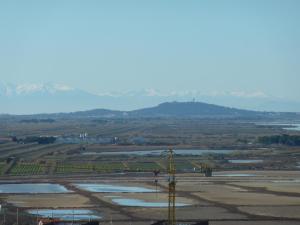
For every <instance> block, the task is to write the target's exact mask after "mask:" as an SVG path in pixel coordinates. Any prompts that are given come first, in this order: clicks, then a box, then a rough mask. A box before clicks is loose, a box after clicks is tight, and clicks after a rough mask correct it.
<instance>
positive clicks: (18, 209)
mask: <svg viewBox="0 0 300 225" xmlns="http://www.w3.org/2000/svg"><path fill="white" fill-rule="evenodd" d="M17 225H19V208H17Z"/></svg>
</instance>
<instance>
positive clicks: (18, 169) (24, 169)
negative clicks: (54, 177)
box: [9, 163, 46, 176]
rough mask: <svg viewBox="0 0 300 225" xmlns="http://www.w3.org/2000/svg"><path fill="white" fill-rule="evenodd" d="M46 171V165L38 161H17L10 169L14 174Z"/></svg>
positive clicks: (32, 173) (36, 173)
mask: <svg viewBox="0 0 300 225" xmlns="http://www.w3.org/2000/svg"><path fill="white" fill-rule="evenodd" d="M45 172H46V166H45V165H40V164H36V163H17V164H16V165H15V166H13V167H12V169H11V170H10V173H9V174H10V175H12V176H25V175H42V174H45Z"/></svg>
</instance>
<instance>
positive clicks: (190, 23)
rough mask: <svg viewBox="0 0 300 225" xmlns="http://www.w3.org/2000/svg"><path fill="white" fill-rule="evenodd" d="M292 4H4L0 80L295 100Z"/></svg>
mask: <svg viewBox="0 0 300 225" xmlns="http://www.w3.org/2000/svg"><path fill="white" fill-rule="evenodd" d="M299 12H300V1H298V0H294V1H291V0H281V1H278V0H249V1H246V0H236V1H230V0H226V1H225V0H219V1H215V0H206V1H204V0H202V1H201V0H194V1H193V0H190V1H186V0H182V1H176V0H170V1H167V0H148V1H143V0H136V1H128V0H126V1H124V0H120V1H114V0H108V1H100V0H94V1H92V0H87V1H76V0H69V1H64V0H57V1H55V0H49V1H40V0H36V1H30V0H26V1H22V0H20V1H13V0H7V1H0V77H1V80H0V81H2V82H12V83H45V82H54V83H63V84H68V85H70V86H74V87H78V88H82V89H85V90H89V91H91V92H95V93H102V92H109V91H126V90H140V89H143V88H156V89H159V90H166V91H171V90H175V91H176V90H178V91H180V90H190V89H193V90H201V91H203V92H212V91H246V92H252V91H262V92H265V93H266V94H268V95H273V96H283V97H286V98H289V99H298V98H300V89H299V84H300V73H299V72H300V63H299V59H300V13H299Z"/></svg>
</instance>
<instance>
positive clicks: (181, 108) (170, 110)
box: [19, 102, 300, 119]
mask: <svg viewBox="0 0 300 225" xmlns="http://www.w3.org/2000/svg"><path fill="white" fill-rule="evenodd" d="M19 117H20V118H21V117H22V118H23V117H25V118H27V119H28V118H47V119H48V118H158V117H162V118H167V117H169V118H172V117H173V118H241V119H260V118H263V119H264V118H265V119H300V114H299V113H286V112H282V113H280V112H260V111H250V110H243V109H236V108H230V107H224V106H218V105H214V104H207V103H203V102H166V103H162V104H159V105H157V106H155V107H150V108H144V109H139V110H133V111H117V110H108V109H93V110H87V111H78V112H72V113H54V114H35V115H27V116H19Z"/></svg>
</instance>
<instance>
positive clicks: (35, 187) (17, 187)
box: [0, 183, 70, 194]
mask: <svg viewBox="0 0 300 225" xmlns="http://www.w3.org/2000/svg"><path fill="white" fill-rule="evenodd" d="M67 192H70V191H69V190H68V189H66V188H65V187H64V186H62V185H60V184H50V183H27V184H0V194H1V193H12V194H14V193H15V194H17V193H25V194H28V193H29V194H34V193H67Z"/></svg>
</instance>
